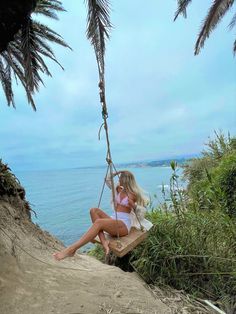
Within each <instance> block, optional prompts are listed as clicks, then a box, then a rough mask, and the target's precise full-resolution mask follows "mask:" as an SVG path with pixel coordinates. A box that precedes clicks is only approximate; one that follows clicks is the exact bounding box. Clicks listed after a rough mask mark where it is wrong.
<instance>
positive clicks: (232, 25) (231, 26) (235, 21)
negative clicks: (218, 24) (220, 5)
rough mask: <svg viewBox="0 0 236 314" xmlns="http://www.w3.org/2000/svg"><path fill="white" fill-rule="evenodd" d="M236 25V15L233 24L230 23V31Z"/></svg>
mask: <svg viewBox="0 0 236 314" xmlns="http://www.w3.org/2000/svg"><path fill="white" fill-rule="evenodd" d="M235 24H236V13H235V14H234V16H233V18H232V20H231V22H230V23H229V29H232V28H233V27H234V26H235Z"/></svg>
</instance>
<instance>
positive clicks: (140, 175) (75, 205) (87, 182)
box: [16, 167, 181, 245]
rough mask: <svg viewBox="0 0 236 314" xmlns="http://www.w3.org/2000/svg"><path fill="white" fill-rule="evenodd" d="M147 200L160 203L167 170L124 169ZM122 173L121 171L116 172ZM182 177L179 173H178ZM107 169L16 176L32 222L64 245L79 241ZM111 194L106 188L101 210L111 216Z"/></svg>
mask: <svg viewBox="0 0 236 314" xmlns="http://www.w3.org/2000/svg"><path fill="white" fill-rule="evenodd" d="M126 169H127V170H130V171H131V172H133V173H134V175H135V177H136V180H137V183H138V184H139V185H140V186H141V187H142V188H143V189H144V190H145V191H146V192H147V194H148V195H149V196H150V198H151V200H152V202H153V206H155V205H156V204H158V203H160V202H162V201H163V197H162V192H161V190H162V184H164V186H165V189H166V191H167V192H168V189H169V182H170V177H171V174H172V170H171V168H170V167H151V168H130V169H128V168H126ZM118 170H121V169H118ZM179 171H180V174H181V169H179ZM105 172H106V169H105V168H104V169H103V168H84V169H82V168H81V169H67V170H50V171H48V170H47V171H24V172H23V171H21V172H17V173H16V176H17V178H18V179H19V180H20V183H21V184H22V186H23V187H24V188H25V190H26V198H27V200H28V201H29V202H30V205H31V208H32V209H33V210H34V211H35V212H36V214H37V218H36V217H35V215H34V214H33V213H32V220H33V222H34V223H36V224H38V225H39V226H40V227H41V228H42V229H43V230H47V231H48V232H50V233H51V234H53V235H54V236H56V237H57V238H59V239H60V240H61V241H62V242H63V243H64V244H65V245H69V244H71V243H73V242H74V241H76V240H78V238H80V237H81V235H82V234H83V233H84V232H85V231H86V230H87V229H88V228H89V226H90V225H91V221H90V214H89V210H90V208H92V207H97V206H98V201H99V196H100V193H101V189H102V185H103V182H104V177H105ZM110 200H111V193H110V190H109V189H108V188H107V187H105V190H104V193H103V198H102V202H101V205H100V208H102V209H103V210H104V211H105V212H107V213H108V214H111V213H112V208H111V203H110Z"/></svg>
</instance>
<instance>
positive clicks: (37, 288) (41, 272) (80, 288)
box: [0, 201, 210, 314]
mask: <svg viewBox="0 0 236 314" xmlns="http://www.w3.org/2000/svg"><path fill="white" fill-rule="evenodd" d="M62 248H63V244H62V243H61V242H60V241H59V240H58V239H56V238H55V237H53V236H51V235H50V234H49V233H48V232H44V231H42V230H41V229H40V228H39V227H38V226H37V225H35V224H33V223H32V221H31V219H30V218H29V215H28V213H27V210H22V207H21V206H19V205H18V206H13V205H11V204H10V203H9V202H8V201H0V313H1V314H39V313H40V314H42V313H43V314H48V313H57V314H60V313H63V314H79V313H81V314H82V313H86V314H93V313H112V314H114V313H116V314H118V313H126V314H129V313H130V314H131V313H132V314H136V313H143V314H152V313H153V314H154V313H156V314H162V313H163V314H164V313H165V314H167V313H189V312H187V311H185V312H182V311H181V309H180V306H179V305H178V304H177V303H178V302H176V307H175V309H174V310H173V306H171V307H170V306H168V304H165V303H164V302H162V301H161V300H160V299H158V298H156V297H155V295H154V294H153V293H152V291H151V289H150V288H148V286H147V285H146V284H145V283H144V282H143V281H142V279H141V278H140V277H139V276H138V275H137V274H135V273H128V272H124V271H122V270H121V269H119V268H117V267H114V266H109V265H106V264H103V263H101V262H99V261H98V260H96V259H95V258H93V257H91V256H87V255H86V254H82V253H77V254H76V255H75V256H74V257H72V258H68V259H65V260H63V261H60V262H58V261H55V260H54V259H53V257H52V254H53V253H54V252H55V251H57V250H60V249H62ZM178 308H179V310H177V309H178ZM181 308H182V307H181ZM192 313H193V312H192ZM194 313H205V312H204V311H202V312H201V311H195V312H194ZM209 313H210V312H209Z"/></svg>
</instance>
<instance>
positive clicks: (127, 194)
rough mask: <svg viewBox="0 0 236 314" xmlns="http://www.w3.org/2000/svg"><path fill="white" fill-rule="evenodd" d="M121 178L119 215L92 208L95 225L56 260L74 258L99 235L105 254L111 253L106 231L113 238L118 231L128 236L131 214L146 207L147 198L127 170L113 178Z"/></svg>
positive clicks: (117, 192)
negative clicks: (81, 248) (138, 208)
mask: <svg viewBox="0 0 236 314" xmlns="http://www.w3.org/2000/svg"><path fill="white" fill-rule="evenodd" d="M116 175H118V176H119V183H118V185H117V186H116V189H115V204H114V207H115V210H116V214H117V219H118V220H117V221H116V215H115V214H113V215H112V216H109V215H107V214H106V213H104V212H103V211H102V210H101V209H99V208H91V209H90V215H91V219H92V222H93V225H92V226H91V227H90V228H89V230H88V231H87V232H86V233H85V234H84V235H83V236H82V238H81V239H80V240H78V241H77V242H75V243H73V244H72V245H70V246H69V247H67V248H65V249H64V250H62V251H60V252H57V253H54V254H53V256H54V258H55V259H56V260H58V261H59V260H62V259H64V258H66V257H71V256H74V254H75V252H76V250H78V249H79V248H80V247H82V246H83V245H85V244H87V243H88V242H91V241H93V239H94V238H95V237H96V236H97V235H98V236H99V238H100V241H101V244H102V246H103V248H104V251H105V254H106V255H107V254H108V253H109V241H108V240H107V239H106V238H105V235H104V231H105V232H107V233H108V234H110V235H111V236H116V235H117V231H118V232H119V236H121V237H123V236H125V235H127V234H128V233H129V231H130V229H131V226H132V215H131V212H132V210H133V209H135V208H136V207H137V205H139V206H141V208H142V206H146V205H147V198H146V197H145V196H144V194H143V192H142V190H141V189H140V187H139V186H138V185H137V183H136V181H135V178H134V175H133V174H132V173H131V172H129V171H126V170H123V171H118V172H116V173H114V174H113V176H116ZM106 184H107V185H108V187H109V188H111V178H110V177H107V178H106Z"/></svg>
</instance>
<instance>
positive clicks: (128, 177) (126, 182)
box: [119, 170, 149, 206]
mask: <svg viewBox="0 0 236 314" xmlns="http://www.w3.org/2000/svg"><path fill="white" fill-rule="evenodd" d="M119 173H120V176H119V180H120V184H121V185H122V186H123V187H124V189H125V191H126V192H129V193H133V194H135V196H136V203H137V204H138V205H141V206H147V205H148V203H149V199H148V197H147V196H146V195H145V192H144V191H143V189H142V188H141V187H140V186H138V184H137V183H136V180H135V177H134V175H133V173H132V172H130V171H128V170H122V171H119Z"/></svg>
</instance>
